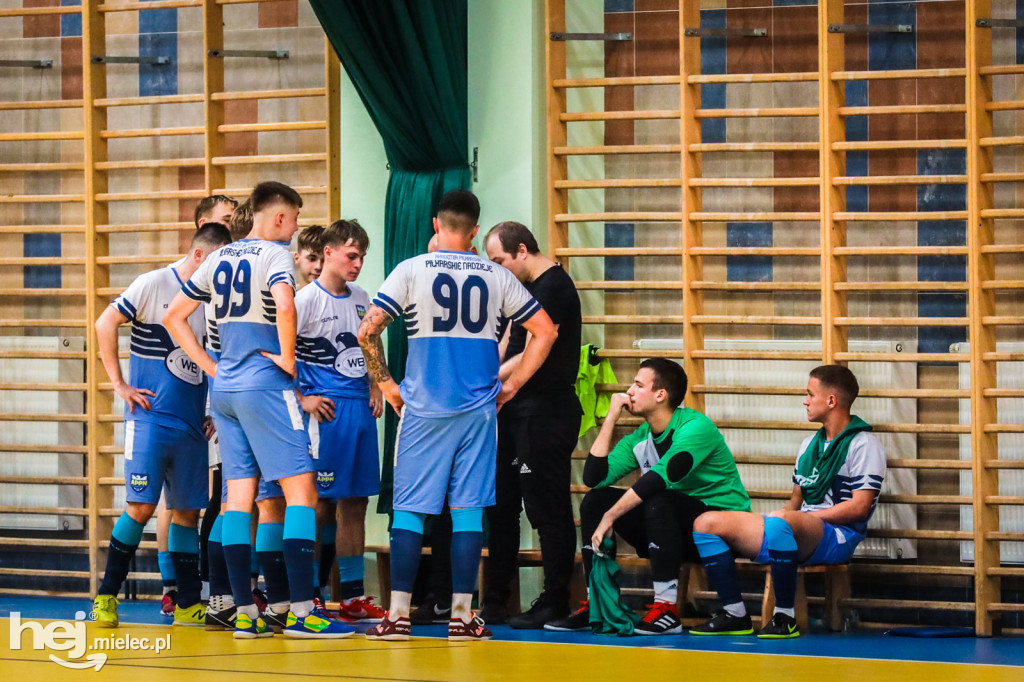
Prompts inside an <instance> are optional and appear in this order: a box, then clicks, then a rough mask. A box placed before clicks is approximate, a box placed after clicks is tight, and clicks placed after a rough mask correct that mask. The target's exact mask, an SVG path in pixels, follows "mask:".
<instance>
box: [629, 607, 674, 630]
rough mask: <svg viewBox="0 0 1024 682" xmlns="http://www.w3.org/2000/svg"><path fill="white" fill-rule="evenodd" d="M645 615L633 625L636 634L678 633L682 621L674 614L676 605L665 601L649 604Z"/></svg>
mask: <svg viewBox="0 0 1024 682" xmlns="http://www.w3.org/2000/svg"><path fill="white" fill-rule="evenodd" d="M647 608H648V609H650V610H649V611H648V612H647V615H646V616H644V617H643V619H641V621H640V622H639V623H637V624H636V625H635V626H634V627H633V632H634V633H635V634H638V635H680V634H682V633H683V623H682V621H680V620H679V616H678V615H677V614H676V605H675V604H670V603H668V602H665V601H657V602H654V603H653V604H649V605H648V607H647Z"/></svg>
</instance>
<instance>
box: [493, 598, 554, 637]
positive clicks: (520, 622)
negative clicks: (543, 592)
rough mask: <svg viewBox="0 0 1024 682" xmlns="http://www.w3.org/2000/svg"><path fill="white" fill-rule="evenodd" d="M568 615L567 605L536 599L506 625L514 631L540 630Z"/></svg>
mask: <svg viewBox="0 0 1024 682" xmlns="http://www.w3.org/2000/svg"><path fill="white" fill-rule="evenodd" d="M568 615H569V606H568V605H567V604H561V605H559V604H556V603H554V602H551V601H547V600H546V599H544V598H542V597H538V598H537V599H535V600H533V604H532V605H531V606H530V608H529V610H528V611H526V612H524V613H520V614H519V615H518V616H512V617H511V618H509V619H508V624H509V625H510V626H512V627H513V628H515V629H516V630H540V629H542V628H543V627H544V625H545V623H549V622H551V621H553V620H559V619H562V618H565V617H566V616H568ZM484 620H485V621H486V620H487V619H486V618H485V619H484Z"/></svg>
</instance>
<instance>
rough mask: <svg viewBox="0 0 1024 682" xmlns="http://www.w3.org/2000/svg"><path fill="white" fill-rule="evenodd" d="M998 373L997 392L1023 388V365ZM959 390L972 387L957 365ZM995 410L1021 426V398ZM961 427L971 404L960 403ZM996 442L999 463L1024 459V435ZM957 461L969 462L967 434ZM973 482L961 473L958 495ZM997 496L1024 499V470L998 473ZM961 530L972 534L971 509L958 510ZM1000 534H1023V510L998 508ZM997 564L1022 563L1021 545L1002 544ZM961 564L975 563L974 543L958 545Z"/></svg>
mask: <svg viewBox="0 0 1024 682" xmlns="http://www.w3.org/2000/svg"><path fill="white" fill-rule="evenodd" d="M970 350H971V344H970V343H968V342H963V343H954V344H953V345H952V346H950V348H949V352H951V353H968V352H970ZM996 350H998V351H999V352H1004V353H1005V352H1010V353H1020V352H1022V351H1024V343H1021V342H1008V343H997V344H996ZM998 367H999V373H998V375H997V377H996V387H997V388H1018V389H1019V388H1024V362H1000V363H999V365H998ZM959 384H960V388H970V387H971V365H970V363H967V362H963V363H960V382H959ZM996 409H997V413H998V415H999V423H1001V424H1021V423H1024V399H1021V398H997V399H996ZM960 423H961V424H970V423H971V401H970V400H969V399H961V400H960ZM998 438H999V459H1005V460H1021V459H1024V434H1021V433H1001V434H999V435H998ZM960 459H962V460H968V461H970V459H971V436H970V434H961V435H960ZM972 490H973V482H972V480H971V472H970V471H961V472H960V494H961V495H968V496H970V495H971V494H972ZM999 494H1000V495H1024V470H1021V469H1002V470H1000V471H999ZM960 529H961V530H967V531H973V530H974V509H972V508H971V506H970V505H965V506H961V507H960ZM999 530H1001V531H1007V532H1014V533H1020V532H1022V531H1024V507H1021V506H1015V505H1000V507H999ZM999 548H1000V561H1001V562H1002V563H1004V564H1005V563H1013V564H1020V563H1024V542H1001V543H999ZM960 560H961V561H965V562H973V561H974V542H973V541H966V542H961V543H960Z"/></svg>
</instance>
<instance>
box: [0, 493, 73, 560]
mask: <svg viewBox="0 0 1024 682" xmlns="http://www.w3.org/2000/svg"><path fill="white" fill-rule="evenodd" d="M0 514H47V515H50V514H55V515H57V516H88V515H89V510H88V509H81V508H78V507H28V506H15V505H10V504H5V505H0ZM85 577H88V573H86V576H85Z"/></svg>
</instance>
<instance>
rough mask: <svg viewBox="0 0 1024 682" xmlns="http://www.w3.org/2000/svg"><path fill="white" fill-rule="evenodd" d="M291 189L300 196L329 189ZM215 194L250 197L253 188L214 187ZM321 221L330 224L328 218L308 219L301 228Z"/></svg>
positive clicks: (323, 187) (301, 223)
mask: <svg viewBox="0 0 1024 682" xmlns="http://www.w3.org/2000/svg"><path fill="white" fill-rule="evenodd" d="M291 188H292V189H293V190H295V191H296V192H298V193H299V194H326V193H327V187H325V186H324V185H292V186H291ZM213 193H214V194H226V195H227V196H229V197H248V196H249V195H250V194H252V187H214V189H213ZM318 220H319V221H320V224H323V223H329V222H330V221H329V220H327V219H326V218H307V219H306V220H305V221H302V220H300V221H299V227H303V226H305V225H316V224H318V223H317V222H316V221H318Z"/></svg>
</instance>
